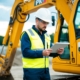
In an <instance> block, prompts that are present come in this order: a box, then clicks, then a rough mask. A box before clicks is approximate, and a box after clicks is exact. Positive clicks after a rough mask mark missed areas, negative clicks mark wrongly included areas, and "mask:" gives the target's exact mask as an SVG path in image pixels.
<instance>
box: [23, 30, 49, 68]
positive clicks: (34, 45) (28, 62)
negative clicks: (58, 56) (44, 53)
mask: <svg viewBox="0 0 80 80" xmlns="http://www.w3.org/2000/svg"><path fill="white" fill-rule="evenodd" d="M26 32H27V34H28V36H29V38H30V41H31V50H40V49H44V45H43V42H42V40H41V39H40V37H39V35H38V34H37V33H36V32H35V31H34V30H33V29H29V30H27V31H26ZM45 42H46V43H45V47H46V48H47V47H48V48H50V36H47V35H45ZM46 44H47V45H46ZM26 54H27V53H26ZM22 61H23V68H45V65H46V68H47V67H49V58H48V57H46V62H45V58H44V57H43V58H24V57H23V58H22Z"/></svg>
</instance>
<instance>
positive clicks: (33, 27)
mask: <svg viewBox="0 0 80 80" xmlns="http://www.w3.org/2000/svg"><path fill="white" fill-rule="evenodd" d="M32 29H34V30H35V31H36V32H37V33H38V34H40V32H39V30H38V29H37V28H36V27H35V25H33V26H32ZM46 32H47V31H46V30H45V31H43V32H42V34H45V33H46Z"/></svg>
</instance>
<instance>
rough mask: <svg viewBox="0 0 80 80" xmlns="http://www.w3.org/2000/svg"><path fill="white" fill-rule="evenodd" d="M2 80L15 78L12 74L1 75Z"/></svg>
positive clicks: (0, 79)
mask: <svg viewBox="0 0 80 80" xmlns="http://www.w3.org/2000/svg"><path fill="white" fill-rule="evenodd" d="M0 80H14V78H13V76H12V74H10V75H8V76H0Z"/></svg>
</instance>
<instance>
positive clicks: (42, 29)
mask: <svg viewBox="0 0 80 80" xmlns="http://www.w3.org/2000/svg"><path fill="white" fill-rule="evenodd" d="M37 27H38V30H39V31H40V32H42V31H45V29H46V26H44V27H42V28H41V27H40V26H39V25H38V26H37Z"/></svg>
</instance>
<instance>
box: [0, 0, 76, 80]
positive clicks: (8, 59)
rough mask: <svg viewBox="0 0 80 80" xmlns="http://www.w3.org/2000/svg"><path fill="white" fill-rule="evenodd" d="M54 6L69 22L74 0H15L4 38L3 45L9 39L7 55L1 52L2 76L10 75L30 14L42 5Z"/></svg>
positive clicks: (59, 21)
mask: <svg viewBox="0 0 80 80" xmlns="http://www.w3.org/2000/svg"><path fill="white" fill-rule="evenodd" d="M76 1H77V0H76ZM52 6H55V8H56V10H57V11H58V16H60V14H62V16H63V17H64V18H65V20H66V21H67V23H69V20H70V15H71V11H72V8H73V2H72V0H15V2H14V4H13V7H12V11H11V14H10V22H9V25H8V29H7V32H6V35H5V37H4V40H3V46H5V44H6V42H7V41H8V47H7V51H6V54H5V56H3V55H2V52H1V54H0V76H1V77H4V76H8V75H10V69H11V67H12V63H13V60H14V56H15V53H16V49H17V46H18V43H19V40H20V35H21V33H22V29H23V27H24V23H25V22H26V21H27V20H28V19H29V14H30V13H33V12H35V11H36V10H37V9H39V8H41V7H46V8H49V7H52ZM65 9H66V10H65ZM26 19H27V20H26ZM57 24H58V25H57V27H58V26H60V25H61V19H60V17H59V19H58V21H57ZM26 27H27V26H26ZM6 80H7V79H6Z"/></svg>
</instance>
